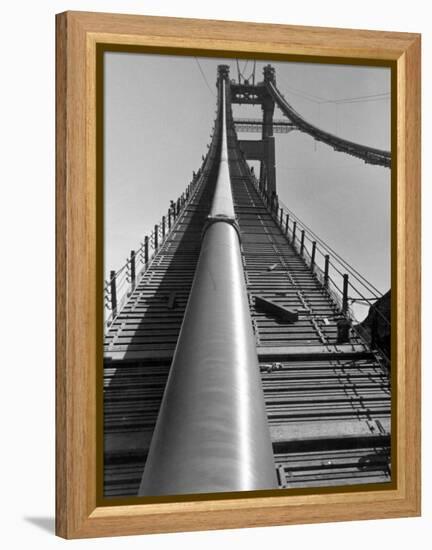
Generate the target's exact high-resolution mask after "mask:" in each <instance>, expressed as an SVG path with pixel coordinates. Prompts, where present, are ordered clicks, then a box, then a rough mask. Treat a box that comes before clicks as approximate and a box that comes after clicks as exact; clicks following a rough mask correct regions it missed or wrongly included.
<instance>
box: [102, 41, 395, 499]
mask: <svg viewBox="0 0 432 550" xmlns="http://www.w3.org/2000/svg"><path fill="white" fill-rule="evenodd" d="M103 74H104V79H103V170H104V172H103V173H104V178H103V216H104V222H103V243H104V245H103V265H104V281H103V285H104V303H103V304H101V306H100V307H103V308H104V352H103V355H104V361H103V431H104V433H103V441H104V445H103V465H104V466H103V468H104V471H103V474H104V483H103V495H104V498H105V499H108V500H109V499H115V498H119V497H160V496H164V497H166V496H173V497H175V496H176V495H197V494H199V495H204V494H215V493H237V492H247V491H275V492H277V491H280V492H281V494H282V493H287V492H286V491H284V490H299V489H315V488H316V489H317V491H319V490H320V489H322V488H341V487H353V486H359V485H361V486H362V487H364V486H365V485H367V484H369V485H370V486H371V488H373V487H377V486H378V485H377V484H380V486H382V484H390V483H391V482H392V474H391V470H392V463H391V457H392V452H391V449H392V438H391V436H392V426H391V415H392V408H391V403H392V388H391V348H392V345H391V341H392V338H391V308H390V304H391V286H392V279H393V277H394V274H393V275H392V258H391V218H392V202H393V201H392V189H391V179H392V178H391V174H392V172H391V124H392V120H391V119H392V108H391V99H392V98H391V89H392V87H391V69H390V68H388V67H383V66H373V65H361V64H358V65H348V64H331V63H324V62H322V63H316V62H297V61H281V60H279V59H278V60H271V59H269V60H263V59H252V58H250V59H244V58H241V59H235V58H216V57H199V56H193V55H190V56H180V55H163V54H154V53H129V52H124V51H106V52H105V53H104V60H103ZM393 280H394V279H393Z"/></svg>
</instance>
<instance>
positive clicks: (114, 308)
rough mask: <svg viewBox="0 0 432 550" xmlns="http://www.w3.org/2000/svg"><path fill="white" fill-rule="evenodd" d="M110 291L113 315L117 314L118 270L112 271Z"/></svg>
mask: <svg viewBox="0 0 432 550" xmlns="http://www.w3.org/2000/svg"><path fill="white" fill-rule="evenodd" d="M110 293H111V311H112V317H113V318H114V317H115V316H116V315H117V287H116V272H115V271H110Z"/></svg>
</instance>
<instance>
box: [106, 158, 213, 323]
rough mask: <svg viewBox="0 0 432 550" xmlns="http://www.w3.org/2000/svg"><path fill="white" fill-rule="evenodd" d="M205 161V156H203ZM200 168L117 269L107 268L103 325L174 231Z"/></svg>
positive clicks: (133, 287)
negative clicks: (108, 272) (151, 229)
mask: <svg viewBox="0 0 432 550" xmlns="http://www.w3.org/2000/svg"><path fill="white" fill-rule="evenodd" d="M204 160H205V159H204ZM201 170H202V169H200V170H198V172H197V173H194V174H193V177H192V181H191V182H190V183H189V185H188V186H187V188H186V190H185V191H184V193H182V194H181V195H180V197H179V198H178V199H177V201H171V204H170V207H169V209H168V212H167V214H166V215H165V216H162V219H161V220H160V222H159V223H158V224H155V226H154V228H153V231H151V233H150V234H149V235H146V236H145V237H144V240H143V241H142V242H141V243H140V246H139V247H138V248H137V249H135V250H131V251H130V255H129V258H127V259H126V261H125V263H124V264H123V265H122V266H121V267H120V269H118V270H117V271H115V270H112V271H110V274H109V277H108V279H106V280H105V282H104V311H105V325H106V326H107V327H109V326H110V325H111V324H112V322H113V321H114V319H115V318H116V316H117V315H118V314H119V313H120V311H121V310H122V308H123V306H124V305H125V303H126V301H127V299H128V298H129V296H130V295H131V293H132V292H133V290H134V289H135V287H136V285H137V284H138V283H139V281H140V279H141V278H142V276H143V275H144V274H145V272H146V271H147V269H148V268H149V266H150V265H151V262H152V261H153V259H154V257H155V256H156V254H157V252H158V250H159V249H160V248H161V246H162V245H163V244H164V242H165V241H166V239H167V238H168V236H169V235H170V234H171V232H172V231H173V229H174V227H175V225H176V223H177V221H178V218H179V216H180V214H181V213H182V212H183V210H184V209H185V208H186V206H187V205H188V203H189V202H190V200H191V199H192V197H193V195H194V191H195V189H196V187H197V184H198V181H199V178H200V175H201Z"/></svg>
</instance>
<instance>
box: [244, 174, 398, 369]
mask: <svg viewBox="0 0 432 550" xmlns="http://www.w3.org/2000/svg"><path fill="white" fill-rule="evenodd" d="M251 178H252V180H253V182H254V185H255V187H256V189H257V191H258V193H259V194H260V196H261V198H262V200H263V202H264V204H265V205H266V206H267V208H268V209H269V211H270V213H271V214H272V216H273V219H274V220H275V222H276V223H277V224H278V226H279V228H280V230H281V231H282V233H283V234H284V235H285V237H286V239H287V241H288V242H289V244H290V245H291V246H292V247H293V248H294V250H295V251H296V252H297V254H298V255H299V256H300V257H301V258H302V259H303V261H304V262H305V264H306V265H307V266H308V267H309V269H310V270H311V271H312V273H313V274H314V275H315V277H316V278H317V280H318V281H319V282H320V283H321V285H322V287H323V288H324V289H325V291H326V292H327V293H328V294H329V295H330V297H331V298H332V300H333V301H334V303H335V304H336V306H337V308H338V312H337V313H336V314H335V318H336V320H338V321H340V322H341V334H340V338H341V343H342V340H343V339H344V332H345V335H346V336H348V332H349V330H353V331H354V332H356V333H357V335H358V336H359V337H360V338H361V339H363V337H362V336H361V334H360V332H359V330H358V328H356V325H358V324H359V320H358V319H357V318H356V314H355V312H354V305H355V304H361V305H363V306H368V307H370V306H372V305H374V304H375V303H376V302H377V301H378V300H379V299H380V298H382V297H383V294H382V292H380V291H379V290H378V289H377V288H376V287H375V286H374V285H373V284H372V283H370V282H369V281H367V279H365V277H363V276H362V275H361V274H360V273H359V272H358V271H357V270H356V269H355V268H354V267H352V266H351V265H350V264H349V263H348V262H347V261H345V260H344V259H343V258H342V257H341V256H340V255H339V254H338V253H337V252H336V251H335V250H334V249H333V248H332V247H330V246H329V245H328V244H327V243H325V242H324V241H323V239H321V238H320V237H319V236H318V235H317V234H316V233H314V232H313V230H312V229H310V228H309V227H308V226H307V225H306V224H305V223H304V222H302V221H301V220H300V219H299V218H298V217H297V216H296V215H295V214H294V213H293V212H292V211H291V210H290V209H289V208H288V207H287V206H286V205H285V204H284V203H283V202H282V201H281V200H280V199H279V198H278V196H277V195H276V194H274V195H273V196H272V197H271V198H270V196H269V195H268V194H267V192H266V191H265V190H263V189H261V188H260V186H259V181H258V180H257V179H256V178H255V176H254V175H253V174H251ZM375 311H376V314H377V315H378V317H380V320H381V321H382V322H383V324H384V325H387V326H389V327H390V319H388V318H387V317H386V316H385V315H384V314H383V313H382V312H381V311H380V310H379V308H375ZM344 323H346V324H345V326H344ZM344 328H345V331H344ZM379 351H380V353H381V354H382V355H383V358H384V360H385V361H387V362H388V361H389V358H388V357H387V355H386V353H385V351H384V350H382V349H379Z"/></svg>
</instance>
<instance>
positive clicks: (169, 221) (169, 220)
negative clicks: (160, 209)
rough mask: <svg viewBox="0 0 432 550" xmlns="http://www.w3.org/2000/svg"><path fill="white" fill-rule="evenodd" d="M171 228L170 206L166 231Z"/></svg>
mask: <svg viewBox="0 0 432 550" xmlns="http://www.w3.org/2000/svg"><path fill="white" fill-rule="evenodd" d="M170 229H171V208H169V209H168V231H169V230H170Z"/></svg>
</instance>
